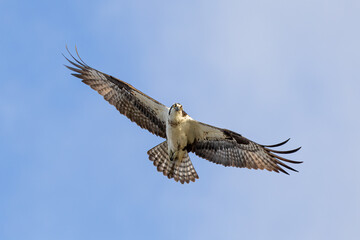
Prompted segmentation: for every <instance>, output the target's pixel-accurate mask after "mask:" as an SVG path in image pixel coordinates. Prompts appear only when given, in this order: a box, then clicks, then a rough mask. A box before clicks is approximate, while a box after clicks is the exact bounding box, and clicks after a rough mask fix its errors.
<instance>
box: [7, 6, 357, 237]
mask: <svg viewBox="0 0 360 240" xmlns="http://www.w3.org/2000/svg"><path fill="white" fill-rule="evenodd" d="M359 13H360V1H356V0H354V1H346V0H341V1H340V0H337V1H331V0H328V1H325V0H324V1H320V0H311V1H307V0H305V1H297V0H296V1H277V0H273V1H265V0H262V1H235V0H233V1H230V0H229V1H228V0H222V1H211V0H210V1H209V0H207V1H205V0H204V1H197V0H191V1H189V0H183V1H173V0H166V1H165V0H163V1H160V0H143V1H141V0H131V1H115V0H104V1H91V0H90V1H89V0H87V1H76V0H72V1H69V0H64V1H36V0H35V1H16V0H11V1H7V0H5V1H4V0H3V1H0V32H1V37H0V69H1V78H0V239H4V240H8V239H9V240H10V239H16V240H18V239H29V240H30V239H34V240H35V239H36V240H39V239H51V240H57V239H59V240H60V239H67V240H71V239H74V240H75V239H87V240H92V239H109V240H111V239H359V236H360V227H359V226H360V184H359V183H360V175H359V168H360V159H359V154H358V149H359V138H360V131H359V129H360V128H359V123H360V106H359V105H360V28H359V25H360V14H359ZM66 44H67V45H68V46H69V48H70V49H71V50H74V46H75V45H77V47H78V49H79V52H80V55H81V56H82V58H83V59H84V60H85V61H86V62H87V63H88V64H89V65H90V66H92V67H94V68H97V69H99V70H101V71H104V72H106V73H109V74H112V75H114V76H116V77H119V78H120V79H122V80H125V81H127V82H129V83H131V84H132V85H133V86H135V87H137V88H139V89H140V90H141V91H143V92H145V93H147V94H149V95H150V96H152V97H153V98H155V99H157V100H159V101H160V102H162V103H164V104H166V105H168V106H169V105H171V104H173V103H175V102H180V103H182V105H183V106H184V109H185V110H186V112H187V113H188V114H189V115H190V116H192V117H193V118H195V119H197V120H199V121H203V122H206V123H209V124H213V125H216V126H219V127H224V128H228V129H231V130H233V131H236V132H239V133H240V134H242V135H244V136H245V137H248V138H250V139H252V140H254V141H256V142H259V143H262V144H273V143H277V142H280V141H282V140H285V139H287V138H288V137H291V138H292V139H291V141H290V142H289V143H288V144H287V146H286V147H284V148H282V149H291V148H295V147H298V146H302V149H301V151H299V152H298V153H296V154H294V155H292V156H291V158H292V159H294V160H303V161H304V163H303V164H301V165H299V166H296V168H297V169H298V170H299V173H292V174H291V175H290V176H287V175H284V174H276V173H271V172H267V171H256V170H248V169H236V168H225V167H223V166H219V165H215V164H213V163H210V162H208V161H206V160H203V159H200V158H198V157H196V156H195V155H193V154H191V159H192V161H193V164H194V166H195V168H196V170H197V172H198V174H199V176H200V179H199V180H197V181H196V182H195V183H191V184H188V185H181V184H179V183H176V182H175V181H173V180H168V179H167V178H166V177H164V176H163V175H162V174H161V173H158V172H157V171H156V168H155V167H154V166H153V165H152V162H150V161H149V160H148V156H147V154H146V152H147V150H148V149H150V148H152V147H153V146H155V145H157V144H158V143H160V142H161V141H163V140H162V139H160V138H159V137H156V136H154V135H151V134H150V133H148V132H147V131H146V130H143V129H140V128H139V127H138V126H136V125H135V124H134V123H131V122H130V121H129V120H128V119H127V118H126V117H124V116H122V115H120V114H119V113H118V112H117V111H116V109H115V108H114V107H112V106H111V105H109V104H108V103H107V102H106V101H105V100H103V99H102V97H101V96H100V95H98V94H97V93H96V92H95V91H93V90H91V89H90V88H89V87H88V86H86V85H84V84H83V83H81V82H80V81H79V79H76V78H74V77H72V76H71V75H70V71H69V70H68V69H66V68H65V67H64V66H63V64H65V63H66V60H65V59H64V58H63V56H62V55H61V53H66V50H65V45H66Z"/></svg>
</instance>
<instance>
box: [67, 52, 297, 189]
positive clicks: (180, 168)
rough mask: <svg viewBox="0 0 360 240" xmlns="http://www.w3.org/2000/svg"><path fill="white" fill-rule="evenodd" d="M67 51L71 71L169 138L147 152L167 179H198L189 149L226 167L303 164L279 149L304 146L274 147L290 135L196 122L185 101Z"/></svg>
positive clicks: (270, 167) (126, 112)
mask: <svg viewBox="0 0 360 240" xmlns="http://www.w3.org/2000/svg"><path fill="white" fill-rule="evenodd" d="M67 50H68V49H67ZM68 52H69V54H70V56H71V57H72V58H73V61H71V60H69V59H68V58H66V57H65V56H64V57H65V58H66V59H67V60H68V61H69V62H70V63H71V64H72V65H73V67H71V66H66V65H65V66H66V67H67V68H69V69H70V70H72V71H74V72H76V73H72V75H73V76H75V77H78V78H80V79H82V82H83V83H85V84H87V85H89V86H90V87H91V88H92V89H94V90H96V91H97V92H98V93H99V94H100V95H102V96H103V97H104V98H105V100H106V101H108V102H109V103H110V104H112V105H113V106H115V107H116V109H117V110H118V111H119V112H120V113H122V114H124V115H125V116H126V117H128V118H129V119H130V120H131V121H133V122H135V123H136V124H137V125H139V126H140V127H141V128H145V129H147V130H148V131H149V132H151V133H153V134H155V135H157V136H159V137H162V138H165V139H166V140H165V141H164V142H162V143H160V144H159V145H157V146H155V147H154V148H152V149H150V150H149V151H148V152H147V153H148V155H149V159H150V160H151V161H153V164H154V165H155V166H156V167H157V170H158V171H159V172H162V173H163V174H164V175H165V176H167V177H168V178H169V179H170V178H174V180H175V181H177V182H178V181H180V182H181V183H184V182H186V183H189V182H190V181H193V182H194V181H195V179H197V178H199V176H198V175H197V173H196V171H195V169H194V166H193V165H192V162H191V160H190V158H189V152H193V153H195V154H196V155H197V156H199V157H202V158H204V159H207V160H209V161H211V162H213V163H216V164H221V165H224V166H232V167H239V168H245V167H246V168H249V169H266V170H268V171H275V172H283V173H285V174H288V173H287V172H286V171H285V170H284V169H283V168H282V167H284V168H287V169H290V170H292V171H296V172H297V170H295V169H293V168H292V167H290V166H288V165H286V164H285V163H284V162H288V163H295V164H298V163H302V162H299V161H292V160H289V159H286V158H283V157H281V156H279V155H277V154H275V153H278V154H289V153H294V152H296V151H298V150H299V149H300V148H301V147H299V148H296V149H293V150H289V151H277V150H274V149H271V148H274V147H278V146H281V145H283V144H285V143H287V142H288V141H289V139H287V140H286V141H284V142H281V143H278V144H274V145H260V144H257V143H255V142H253V141H251V140H249V139H247V138H245V137H243V136H242V135H240V134H238V133H236V132H233V131H230V130H227V129H223V128H218V127H214V126H210V125H208V124H204V123H201V122H198V121H196V120H194V119H192V118H191V117H190V116H189V115H188V114H186V112H185V111H184V109H183V107H182V105H181V104H179V103H175V104H173V105H172V106H171V107H170V108H168V107H167V106H165V105H163V104H161V103H160V102H158V101H156V100H155V99H153V98H151V97H149V96H147V95H146V94H144V93H142V92H140V91H139V90H138V89H136V88H134V87H133V86H131V85H130V84H128V83H126V82H124V81H121V80H120V79H117V78H115V77H113V76H110V75H108V74H105V73H102V72H100V71H98V70H96V69H94V68H92V67H90V66H88V65H87V64H86V63H85V62H84V61H83V60H82V59H81V58H80V56H79V54H78V52H77V50H76V53H77V56H78V58H79V59H76V58H75V57H74V56H73V55H72V54H71V53H70V51H69V50H68Z"/></svg>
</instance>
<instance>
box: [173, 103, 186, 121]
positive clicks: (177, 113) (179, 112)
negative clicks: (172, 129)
mask: <svg viewBox="0 0 360 240" xmlns="http://www.w3.org/2000/svg"><path fill="white" fill-rule="evenodd" d="M186 116H187V114H186V112H185V111H184V110H183V107H182V105H181V104H180V103H175V104H173V105H172V106H171V107H170V109H169V119H170V121H172V122H178V121H180V120H181V119H182V118H184V117H186Z"/></svg>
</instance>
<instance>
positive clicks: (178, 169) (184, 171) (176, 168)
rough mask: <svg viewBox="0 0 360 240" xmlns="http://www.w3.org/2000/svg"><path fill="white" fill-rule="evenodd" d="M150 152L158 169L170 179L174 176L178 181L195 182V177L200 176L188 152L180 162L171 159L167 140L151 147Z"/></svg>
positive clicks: (150, 156)
mask: <svg viewBox="0 0 360 240" xmlns="http://www.w3.org/2000/svg"><path fill="white" fill-rule="evenodd" d="M148 154H149V159H150V161H153V163H154V165H155V166H156V167H157V170H158V171H159V172H162V173H163V174H164V176H167V177H168V178H169V179H170V178H174V180H175V181H176V182H178V181H180V182H181V183H184V182H186V183H189V182H190V181H193V182H195V179H196V178H199V176H198V175H197V173H196V171H195V169H194V166H193V165H192V162H191V160H190V157H189V155H188V153H186V154H185V155H184V158H183V159H182V160H181V162H180V163H177V162H176V161H170V158H169V155H168V145H167V142H166V141H165V142H162V143H160V144H159V145H157V146H155V147H153V148H152V149H150V150H149V151H148Z"/></svg>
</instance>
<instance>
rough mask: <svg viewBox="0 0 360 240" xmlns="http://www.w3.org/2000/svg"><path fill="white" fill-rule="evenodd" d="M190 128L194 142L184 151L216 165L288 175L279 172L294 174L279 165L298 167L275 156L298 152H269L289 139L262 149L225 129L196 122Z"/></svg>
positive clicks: (260, 146)
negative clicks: (193, 133) (192, 131)
mask: <svg viewBox="0 0 360 240" xmlns="http://www.w3.org/2000/svg"><path fill="white" fill-rule="evenodd" d="M193 124H194V125H195V126H194V127H193V129H196V130H195V131H194V132H195V138H194V141H193V143H192V144H189V145H188V146H187V150H188V151H191V152H194V153H195V154H196V155H198V156H199V157H202V158H205V159H207V160H209V161H211V162H214V163H216V164H221V165H224V166H226V167H227V166H232V167H240V168H245V167H246V168H249V169H262V170H263V169H266V170H268V171H275V172H283V173H286V174H288V173H287V172H286V171H285V170H284V169H283V168H287V169H289V170H292V171H295V172H297V170H295V169H293V168H292V167H290V166H288V165H286V164H285V163H283V162H289V163H293V164H299V163H302V162H299V161H293V160H289V159H286V158H283V157H281V156H278V155H276V154H275V153H278V154H290V153H294V152H297V151H298V150H299V149H300V148H296V149H293V150H289V151H276V150H273V149H270V148H269V147H277V146H281V145H283V144H285V143H287V142H288V141H289V139H288V140H286V141H284V142H281V143H279V144H274V145H268V146H265V145H260V144H257V143H255V142H253V141H251V140H249V139H247V138H245V137H243V136H241V135H240V134H238V133H235V132H233V131H230V130H227V129H221V128H217V127H213V126H211V125H207V124H204V123H201V122H197V121H194V122H193Z"/></svg>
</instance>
